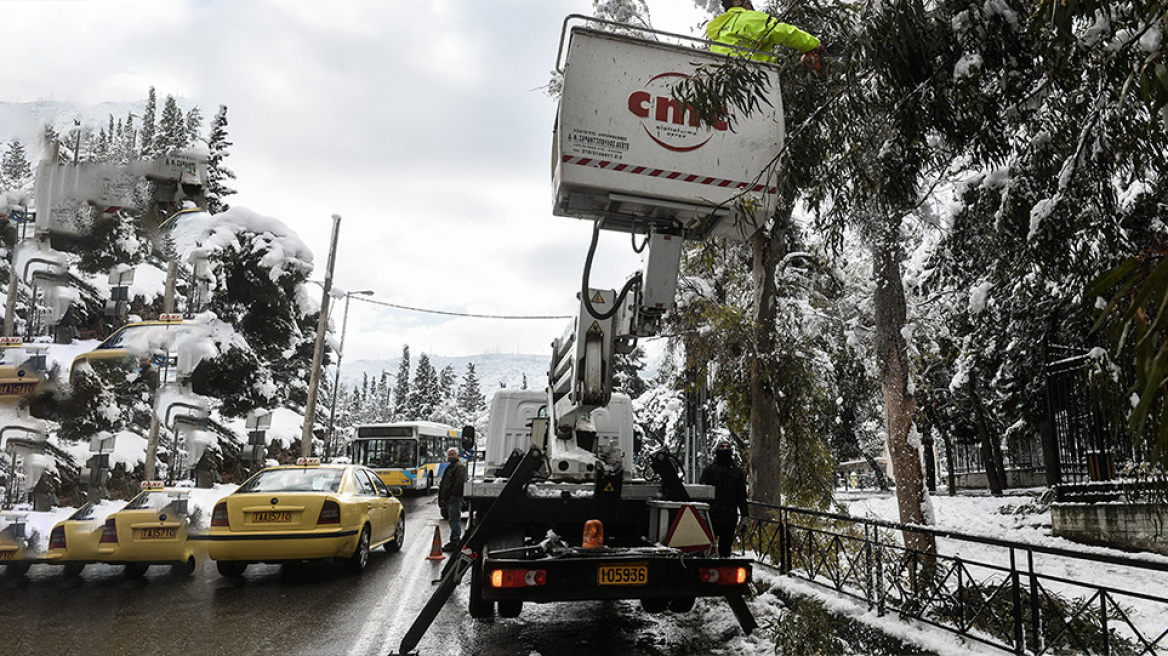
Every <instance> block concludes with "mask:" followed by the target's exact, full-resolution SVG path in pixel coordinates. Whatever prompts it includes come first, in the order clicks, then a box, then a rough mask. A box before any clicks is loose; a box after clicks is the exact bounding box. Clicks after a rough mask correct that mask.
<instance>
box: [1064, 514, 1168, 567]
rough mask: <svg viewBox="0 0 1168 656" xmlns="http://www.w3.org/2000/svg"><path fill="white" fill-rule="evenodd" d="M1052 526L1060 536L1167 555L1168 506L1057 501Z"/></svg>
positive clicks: (1089, 542)
mask: <svg viewBox="0 0 1168 656" xmlns="http://www.w3.org/2000/svg"><path fill="white" fill-rule="evenodd" d="M1050 518H1051V525H1052V527H1053V529H1054V534H1055V535H1057V536H1059V537H1064V538H1067V539H1068V540H1074V541H1075V542H1082V543H1085V544H1098V545H1103V546H1108V547H1115V548H1118V549H1135V550H1139V551H1153V552H1156V553H1161V554H1165V555H1168V507H1165V506H1163V505H1154V504H1149V503H1056V504H1052V505H1051V507H1050Z"/></svg>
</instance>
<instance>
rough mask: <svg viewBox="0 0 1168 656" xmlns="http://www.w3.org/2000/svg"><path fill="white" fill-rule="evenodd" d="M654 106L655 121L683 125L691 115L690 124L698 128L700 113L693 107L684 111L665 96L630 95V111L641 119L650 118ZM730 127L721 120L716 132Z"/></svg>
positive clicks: (634, 93)
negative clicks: (650, 107) (687, 116)
mask: <svg viewBox="0 0 1168 656" xmlns="http://www.w3.org/2000/svg"><path fill="white" fill-rule="evenodd" d="M650 103H651V104H652V106H653V119H654V120H656V121H658V122H661V123H673V124H675V125H682V124H684V123H685V122H686V120H685V118H686V115H687V114H688V115H689V124H690V125H691V126H693V127H698V123H699V122H698V113H697V111H696V110H695V109H694V108H693V105H686V106H685V109H682V107H681V103H679V102H678V101H677V100H675V99H673V98H667V97H665V96H657V97H656V98H653V96H652V95H650V94H649V92H647V91H634V92H633V93H631V94H629V101H628V104H629V111H630V112H632V113H633V114H634V115H636V116H639V117H641V118H649V113H650V112H649V106H650ZM728 128H729V126H728V125H727V124H726V121H725V119H721V118H719V119H718V120H717V121H716V122H715V123H714V129H715V130H721V131H725V130H726V129H728Z"/></svg>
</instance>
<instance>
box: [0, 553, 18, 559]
mask: <svg viewBox="0 0 1168 656" xmlns="http://www.w3.org/2000/svg"><path fill="white" fill-rule="evenodd" d="M15 558H16V552H15V551H0V560H13V559H15Z"/></svg>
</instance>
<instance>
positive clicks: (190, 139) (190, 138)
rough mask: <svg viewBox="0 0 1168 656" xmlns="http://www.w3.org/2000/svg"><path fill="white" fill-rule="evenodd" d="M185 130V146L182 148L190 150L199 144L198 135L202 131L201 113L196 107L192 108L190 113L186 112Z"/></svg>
mask: <svg viewBox="0 0 1168 656" xmlns="http://www.w3.org/2000/svg"><path fill="white" fill-rule="evenodd" d="M186 128H187V135H186V146H184V147H185V148H190V147H191V146H193V145H195V144H197V143H198V142H199V137H200V133H201V132H202V130H203V112H201V111H200V110H199V108H198V107H192V108H191V111H189V112H187V116H186Z"/></svg>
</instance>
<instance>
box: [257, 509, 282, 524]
mask: <svg viewBox="0 0 1168 656" xmlns="http://www.w3.org/2000/svg"><path fill="white" fill-rule="evenodd" d="M251 521H253V522H256V523H269V522H290V521H292V512H291V511H288V510H284V511H279V512H272V511H265V512H258V513H255V514H254V515H252V516H251Z"/></svg>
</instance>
